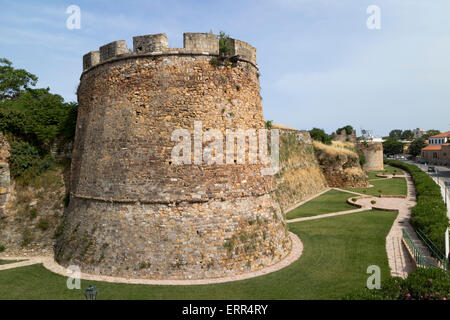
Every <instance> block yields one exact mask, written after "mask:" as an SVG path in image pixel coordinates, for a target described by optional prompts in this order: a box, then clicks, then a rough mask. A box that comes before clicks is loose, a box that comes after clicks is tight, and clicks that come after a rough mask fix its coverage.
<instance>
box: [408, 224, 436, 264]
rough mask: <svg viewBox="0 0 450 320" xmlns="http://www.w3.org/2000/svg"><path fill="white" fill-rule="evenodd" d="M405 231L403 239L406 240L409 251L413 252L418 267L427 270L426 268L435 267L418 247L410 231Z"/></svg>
mask: <svg viewBox="0 0 450 320" xmlns="http://www.w3.org/2000/svg"><path fill="white" fill-rule="evenodd" d="M402 231H403V239H404V240H405V243H406V245H407V246H408V249H409V251H410V252H411V254H412V256H413V258H414V261H416V264H417V266H418V267H422V268H426V267H435V266H434V265H433V264H432V263H431V262H430V261H429V260H428V259H427V258H426V257H425V256H424V255H423V253H422V251H421V250H420V249H419V248H418V247H417V246H416V244H415V243H414V240H413V239H412V238H411V236H410V234H409V233H408V231H406V230H405V229H403V230H402Z"/></svg>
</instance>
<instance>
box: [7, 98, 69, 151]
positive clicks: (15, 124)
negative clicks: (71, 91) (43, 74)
mask: <svg viewBox="0 0 450 320" xmlns="http://www.w3.org/2000/svg"><path fill="white" fill-rule="evenodd" d="M76 116H77V105H76V104H75V103H64V101H63V98H62V97H61V96H59V95H57V94H51V93H49V89H29V90H27V91H25V92H23V93H22V94H21V95H20V96H18V97H16V98H15V99H12V100H5V101H3V102H1V103H0V130H1V131H8V132H10V133H12V134H14V135H15V136H18V137H21V138H23V139H24V140H26V141H29V142H30V143H32V144H34V145H36V146H40V147H47V148H48V146H49V144H50V143H51V142H53V141H54V140H55V139H56V138H57V137H62V138H63V139H66V140H71V139H73V137H74V135H75V123H76Z"/></svg>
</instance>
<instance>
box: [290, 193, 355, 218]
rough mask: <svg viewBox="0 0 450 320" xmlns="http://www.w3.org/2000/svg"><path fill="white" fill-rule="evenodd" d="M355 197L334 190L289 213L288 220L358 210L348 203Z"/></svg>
mask: <svg viewBox="0 0 450 320" xmlns="http://www.w3.org/2000/svg"><path fill="white" fill-rule="evenodd" d="M353 196H354V195H353V194H351V193H348V192H342V191H338V190H333V189H332V190H330V191H327V192H325V193H324V194H322V195H320V196H318V197H317V198H314V199H312V200H311V201H308V202H306V203H305V204H303V205H301V206H300V207H297V208H295V209H294V210H291V211H289V212H288V213H287V214H286V219H295V218H301V217H311V216H317V215H319V214H324V213H330V212H337V211H346V210H352V209H356V208H355V207H354V206H351V205H349V204H348V203H347V199H348V198H351V197H353Z"/></svg>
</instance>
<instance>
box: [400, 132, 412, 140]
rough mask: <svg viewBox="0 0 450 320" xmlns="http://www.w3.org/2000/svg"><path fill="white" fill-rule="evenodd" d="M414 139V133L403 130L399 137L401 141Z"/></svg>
mask: <svg viewBox="0 0 450 320" xmlns="http://www.w3.org/2000/svg"><path fill="white" fill-rule="evenodd" d="M413 138H414V133H413V132H412V130H404V131H403V132H402V135H401V139H402V140H412V139H413Z"/></svg>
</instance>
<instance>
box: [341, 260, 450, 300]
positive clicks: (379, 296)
mask: <svg viewBox="0 0 450 320" xmlns="http://www.w3.org/2000/svg"><path fill="white" fill-rule="evenodd" d="M344 299H345V300H450V275H449V274H447V273H446V272H445V271H444V270H441V269H437V268H417V269H416V270H414V271H412V272H411V273H410V274H409V275H408V278H406V279H402V278H399V277H394V278H389V279H387V280H386V281H384V282H382V283H381V288H380V289H379V290H377V289H372V290H370V289H367V288H364V289H362V290H359V291H357V292H354V293H352V294H350V295H348V296H346V297H344Z"/></svg>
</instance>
